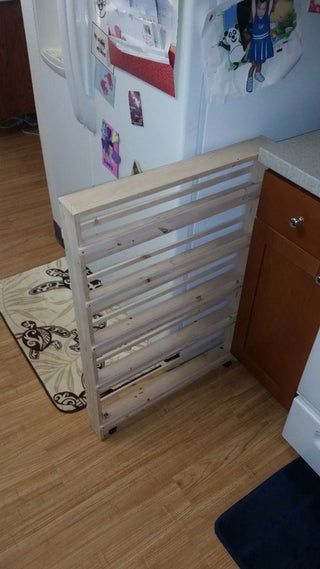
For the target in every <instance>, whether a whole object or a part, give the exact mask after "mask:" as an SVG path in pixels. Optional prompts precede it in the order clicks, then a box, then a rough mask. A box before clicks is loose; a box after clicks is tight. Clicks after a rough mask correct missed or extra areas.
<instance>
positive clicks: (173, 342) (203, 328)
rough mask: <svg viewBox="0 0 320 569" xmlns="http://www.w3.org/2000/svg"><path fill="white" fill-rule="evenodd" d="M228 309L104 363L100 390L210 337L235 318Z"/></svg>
mask: <svg viewBox="0 0 320 569" xmlns="http://www.w3.org/2000/svg"><path fill="white" fill-rule="evenodd" d="M231 310H232V309H230V307H228V309H226V308H223V309H222V310H217V312H215V313H214V314H211V315H210V316H206V317H205V318H202V319H201V320H200V321H199V322H194V323H193V324H190V325H189V326H186V327H185V328H183V329H182V330H178V331H177V332H173V333H172V334H170V335H169V336H165V337H164V338H163V339H162V340H159V341H158V342H154V343H152V344H149V345H148V346H146V347H145V348H144V349H143V350H138V351H136V352H132V353H131V354H130V355H128V356H127V357H125V358H122V359H120V360H118V361H117V362H115V363H113V364H111V365H107V366H106V367H105V368H103V369H102V370H101V371H99V384H98V385H99V393H100V394H102V393H104V392H105V391H107V390H108V389H110V388H112V387H114V386H115V385H117V384H119V383H121V382H124V381H126V380H130V379H131V378H133V377H135V376H136V375H137V374H139V373H141V372H143V371H144V370H145V369H148V368H150V367H152V366H154V365H156V364H158V363H159V362H161V361H162V360H164V359H166V358H170V356H173V355H174V354H175V353H177V352H179V351H180V350H183V349H186V348H189V347H190V346H192V345H194V344H197V343H199V342H204V341H205V339H206V340H209V339H210V338H212V337H213V336H214V335H215V334H216V332H217V331H218V330H223V329H224V328H225V327H226V326H230V325H231V324H232V323H233V322H234V320H235V317H234V315H233V314H232V313H231Z"/></svg>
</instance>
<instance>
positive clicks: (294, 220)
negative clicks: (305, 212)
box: [289, 215, 304, 229]
mask: <svg viewBox="0 0 320 569" xmlns="http://www.w3.org/2000/svg"><path fill="white" fill-rule="evenodd" d="M303 222H304V219H303V217H302V216H301V215H299V217H290V219H289V225H290V227H292V229H296V227H299V225H302V224H303Z"/></svg>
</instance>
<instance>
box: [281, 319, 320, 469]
mask: <svg viewBox="0 0 320 569" xmlns="http://www.w3.org/2000/svg"><path fill="white" fill-rule="evenodd" d="M283 436H284V438H285V439H286V440H287V441H288V443H289V444H290V445H291V446H292V447H293V448H294V449H295V450H296V451H297V452H298V453H299V454H300V455H301V456H302V458H303V459H304V460H305V461H306V462H307V463H308V464H309V465H310V466H311V468H313V470H314V471H315V472H316V473H317V474H319V475H320V330H319V332H318V335H317V337H316V339H315V342H314V345H313V347H312V350H311V353H310V355H309V358H308V361H307V364H306V367H305V369H304V372H303V374H302V378H301V380H300V383H299V386H298V391H297V395H296V397H295V398H294V400H293V403H292V406H291V408H290V411H289V415H288V418H287V421H286V424H285V426H284V431H283Z"/></svg>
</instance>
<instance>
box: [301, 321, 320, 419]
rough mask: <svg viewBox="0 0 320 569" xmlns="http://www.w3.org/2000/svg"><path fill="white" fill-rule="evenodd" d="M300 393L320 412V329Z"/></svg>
mask: <svg viewBox="0 0 320 569" xmlns="http://www.w3.org/2000/svg"><path fill="white" fill-rule="evenodd" d="M298 393H299V394H300V395H302V396H303V397H304V399H306V400H307V401H309V402H310V403H311V405H312V406H313V407H315V408H316V409H317V411H319V414H320V331H319V332H318V335H317V337H316V339H315V342H314V344H313V347H312V350H311V353H310V356H309V358H308V361H307V364H306V367H305V369H304V372H303V375H302V378H301V381H300V383H299V387H298Z"/></svg>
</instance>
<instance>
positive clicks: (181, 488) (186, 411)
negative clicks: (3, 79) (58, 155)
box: [0, 133, 295, 569]
mask: <svg viewBox="0 0 320 569" xmlns="http://www.w3.org/2000/svg"><path fill="white" fill-rule="evenodd" d="M0 192H1V196H0V200H1V201H0V203H1V208H0V271H1V272H0V277H4V276H7V275H11V274H15V273H17V272H21V271H22V270H25V269H28V268H31V267H32V266H36V265H40V264H42V263H45V262H47V261H51V260H54V259H55V258H57V257H59V256H61V255H62V254H63V250H62V249H61V247H60V246H59V245H58V244H57V243H56V241H55V238H54V235H53V229H52V222H51V215H50V209H49V201H48V196H47V190H46V184H45V179H44V172H43V167H42V162H41V153H40V145H39V140H38V138H37V137H36V136H31V135H24V134H22V133H21V134H20V133H16V134H6V135H3V134H1V136H0ZM0 353H1V356H0V357H1V366H0V382H1V386H0V398H1V437H0V448H1V456H0V472H1V473H0V499H1V504H0V508H1V509H0V542H1V543H0V552H1V553H0V567H1V569H76V568H77V569H106V568H108V569H109V568H110V569H208V568H211V569H216V568H217V569H227V568H230V569H231V568H232V567H235V564H234V563H233V561H232V560H231V559H230V557H229V556H228V554H227V553H226V551H225V550H224V549H223V547H222V546H221V545H220V543H219V541H218V540H217V538H216V537H215V534H214V531H213V524H214V520H215V519H216V518H217V516H218V515H219V514H220V513H221V512H223V511H224V510H225V509H226V508H228V507H229V506H230V505H232V504H233V503H234V502H235V501H237V500H238V499H240V498H241V497H242V496H244V495H245V494H246V493H247V492H248V491H250V490H251V489H252V488H254V487H255V486H256V485H257V484H259V483H260V482H262V481H263V480H264V479H265V478H267V477H268V476H269V475H271V474H273V473H274V472H275V471H276V470H278V469H279V468H280V467H282V466H283V465H285V464H286V463H288V462H289V461H290V460H292V459H293V458H294V457H295V453H294V452H293V450H292V449H290V448H289V446H288V445H287V444H286V442H285V441H284V440H283V439H282V437H281V431H282V427H283V423H284V421H285V417H286V411H285V410H284V409H283V408H282V407H280V405H279V404H278V403H277V402H276V401H275V400H274V399H272V397H271V396H270V395H269V393H268V392H267V391H265V389H264V388H263V387H261V386H260V385H258V384H257V383H256V381H255V380H254V379H253V378H252V376H251V375H250V374H249V373H248V372H247V371H246V370H245V369H244V368H243V367H241V366H240V365H238V364H233V365H232V366H231V368H228V369H225V368H221V370H219V371H218V372H215V373H213V374H209V375H208V376H206V377H205V378H203V379H202V380H201V381H199V382H197V383H196V384H195V385H193V386H190V387H188V388H187V389H184V390H183V391H181V392H180V393H178V394H176V395H175V396H173V397H171V398H170V399H168V400H166V401H164V402H162V403H161V404H158V405H157V406H155V407H154V408H153V409H152V410H151V411H148V412H145V413H144V414H143V415H142V416H140V417H139V419H136V420H135V421H134V422H132V424H130V425H128V426H127V427H126V428H124V429H123V430H121V431H120V432H119V433H117V434H116V435H114V436H112V437H110V438H109V439H107V440H106V441H105V442H100V441H99V440H98V439H97V438H96V436H95V435H94V434H93V432H91V430H90V428H89V426H88V424H87V418H86V413H85V412H84V411H82V412H79V413H76V414H73V415H66V414H62V413H59V411H57V410H56V409H55V408H54V407H53V405H52V404H51V403H50V401H49V399H48V397H47V395H46V394H45V392H44V390H43V389H42V387H41V385H40V383H39V382H38V380H37V378H36V376H35V375H34V373H33V371H32V369H31V367H30V366H29V364H28V363H27V361H26V360H25V358H24V356H23V355H22V353H21V352H20V350H19V349H18V347H17V345H16V343H15V341H14V340H13V338H12V337H11V335H10V333H9V332H8V330H7V329H6V326H5V325H4V323H3V322H2V321H1V322H0ZM257 569H259V568H257Z"/></svg>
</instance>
